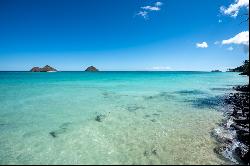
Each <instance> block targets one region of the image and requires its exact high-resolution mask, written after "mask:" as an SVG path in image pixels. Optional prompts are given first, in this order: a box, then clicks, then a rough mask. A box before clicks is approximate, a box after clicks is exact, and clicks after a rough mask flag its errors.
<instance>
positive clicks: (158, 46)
mask: <svg viewBox="0 0 250 166" xmlns="http://www.w3.org/2000/svg"><path fill="white" fill-rule="evenodd" d="M237 1H241V0H236V1H235V0H188V1H186V0H182V1H177V0H35V1H34V0H22V1H20V0H1V1H0V70H29V69H30V68H32V67H33V66H44V65H46V64H49V65H51V66H53V67H55V68H57V69H59V70H68V71H70V70H77V71H79V70H83V69H84V68H86V67H87V66H90V65H94V66H96V67H97V68H99V69H100V70H208V71H209V70H212V69H220V70H226V68H228V67H236V66H238V65H240V64H241V63H242V61H243V60H245V59H247V58H248V53H246V51H244V49H243V47H248V45H249V44H248V43H243V44H242V42H240V43H239V42H238V43H237V42H235V41H233V42H230V41H231V40H230V41H229V42H228V43H227V44H222V41H223V40H228V39H230V38H231V39H232V38H233V37H235V36H236V35H237V34H239V33H241V32H246V31H247V32H248V29H249V27H248V24H247V23H242V24H240V22H241V21H242V20H244V17H242V16H241V15H242V14H243V13H246V12H247V11H246V10H248V9H245V8H246V6H240V7H238V6H236V8H237V7H238V8H237V11H236V12H239V13H236V12H235V11H234V13H229V14H228V13H226V9H228V8H229V7H230V4H237ZM242 1H244V0H242ZM222 6H224V8H222ZM232 7H235V6H232ZM244 7H245V8H244ZM235 13H236V14H235ZM143 14H144V15H143ZM233 14H234V15H233ZM235 15H237V16H235ZM243 37H244V36H243ZM234 39H235V38H234ZM203 42H205V43H206V44H207V45H208V47H207V48H206V45H204V43H203ZM224 43H226V42H224ZM199 44H200V45H199ZM198 46H200V47H198ZM201 47H203V48H201Z"/></svg>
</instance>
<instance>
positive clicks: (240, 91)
mask: <svg viewBox="0 0 250 166" xmlns="http://www.w3.org/2000/svg"><path fill="white" fill-rule="evenodd" d="M233 89H234V90H236V91H237V92H234V93H230V94H229V95H228V97H226V98H225V102H224V103H225V104H227V105H228V107H229V108H230V109H228V113H227V114H228V119H229V121H230V122H229V124H231V125H229V126H228V122H224V126H226V127H225V130H227V131H230V132H232V133H235V134H233V135H232V136H233V141H231V142H230V141H229V142H227V140H223V142H222V143H226V145H225V146H222V147H223V148H221V146H219V147H217V149H215V152H217V153H223V152H225V150H226V149H227V151H230V152H227V153H232V154H233V157H234V159H236V160H237V161H238V162H239V163H240V164H249V94H250V93H249V85H245V86H236V87H234V88H233ZM235 142H239V143H238V144H237V145H235ZM235 146H236V147H235ZM232 147H235V148H232Z"/></svg>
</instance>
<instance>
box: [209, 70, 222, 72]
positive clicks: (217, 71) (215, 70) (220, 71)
mask: <svg viewBox="0 0 250 166" xmlns="http://www.w3.org/2000/svg"><path fill="white" fill-rule="evenodd" d="M211 72H222V71H220V70H212V71H211Z"/></svg>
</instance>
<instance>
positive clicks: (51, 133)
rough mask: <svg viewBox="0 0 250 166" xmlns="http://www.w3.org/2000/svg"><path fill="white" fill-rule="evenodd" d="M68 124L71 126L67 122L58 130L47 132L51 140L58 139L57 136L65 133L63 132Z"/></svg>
mask: <svg viewBox="0 0 250 166" xmlns="http://www.w3.org/2000/svg"><path fill="white" fill-rule="evenodd" d="M70 124H71V123H69V122H67V123H63V124H62V125H61V126H60V127H59V129H57V130H54V131H51V132H49V134H50V135H51V136H52V137H53V138H56V137H58V135H60V134H63V133H65V132H66V131H67V130H68V128H69V125H70Z"/></svg>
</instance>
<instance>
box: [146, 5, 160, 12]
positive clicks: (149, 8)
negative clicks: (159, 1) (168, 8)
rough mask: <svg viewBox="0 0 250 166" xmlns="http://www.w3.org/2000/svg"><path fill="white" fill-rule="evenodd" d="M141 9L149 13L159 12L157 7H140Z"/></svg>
mask: <svg viewBox="0 0 250 166" xmlns="http://www.w3.org/2000/svg"><path fill="white" fill-rule="evenodd" d="M141 8H142V9H144V10H150V11H159V10H161V9H160V8H159V7H157V6H144V7H141Z"/></svg>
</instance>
